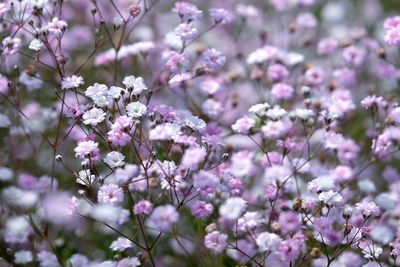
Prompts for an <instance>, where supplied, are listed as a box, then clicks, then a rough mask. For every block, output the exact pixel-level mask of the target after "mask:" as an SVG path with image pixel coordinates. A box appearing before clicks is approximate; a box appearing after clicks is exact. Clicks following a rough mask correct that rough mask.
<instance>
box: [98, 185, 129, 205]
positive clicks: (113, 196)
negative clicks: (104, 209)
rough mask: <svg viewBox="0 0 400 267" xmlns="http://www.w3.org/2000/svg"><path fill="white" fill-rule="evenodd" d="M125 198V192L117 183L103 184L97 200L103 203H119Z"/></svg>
mask: <svg viewBox="0 0 400 267" xmlns="http://www.w3.org/2000/svg"><path fill="white" fill-rule="evenodd" d="M123 200H124V192H123V191H122V188H120V187H119V186H118V185H116V184H105V185H102V186H101V187H100V189H99V192H98V193H97V201H99V203H101V204H119V203H121V202H122V201H123Z"/></svg>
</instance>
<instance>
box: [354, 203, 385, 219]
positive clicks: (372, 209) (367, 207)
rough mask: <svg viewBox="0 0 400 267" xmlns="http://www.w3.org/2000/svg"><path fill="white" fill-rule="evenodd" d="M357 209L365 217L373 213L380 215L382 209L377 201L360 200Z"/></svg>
mask: <svg viewBox="0 0 400 267" xmlns="http://www.w3.org/2000/svg"><path fill="white" fill-rule="evenodd" d="M356 209H357V210H359V211H360V212H361V213H362V215H363V216H364V217H369V216H371V215H374V216H379V215H380V213H381V211H380V209H379V207H378V206H377V205H376V204H375V202H372V201H371V202H359V203H357V204H356Z"/></svg>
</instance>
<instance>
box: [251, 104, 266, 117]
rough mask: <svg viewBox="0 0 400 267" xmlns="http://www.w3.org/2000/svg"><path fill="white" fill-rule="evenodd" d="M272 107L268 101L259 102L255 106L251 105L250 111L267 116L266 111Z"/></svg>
mask: <svg viewBox="0 0 400 267" xmlns="http://www.w3.org/2000/svg"><path fill="white" fill-rule="evenodd" d="M270 107H271V105H270V104H268V103H267V102H265V103H259V104H255V105H253V106H251V107H250V108H249V112H251V113H254V114H256V115H258V116H265V114H266V111H267V110H268V109H269V108H270Z"/></svg>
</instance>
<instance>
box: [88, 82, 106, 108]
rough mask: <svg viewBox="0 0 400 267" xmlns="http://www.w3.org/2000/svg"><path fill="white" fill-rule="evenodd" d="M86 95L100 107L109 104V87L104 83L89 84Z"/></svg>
mask: <svg viewBox="0 0 400 267" xmlns="http://www.w3.org/2000/svg"><path fill="white" fill-rule="evenodd" d="M85 95H86V96H87V97H89V98H91V99H92V100H93V102H94V103H95V104H96V105H98V106H99V107H104V106H107V105H108V88H107V86H106V85H104V84H100V83H95V84H94V85H93V86H89V87H88V88H87V89H86V91H85Z"/></svg>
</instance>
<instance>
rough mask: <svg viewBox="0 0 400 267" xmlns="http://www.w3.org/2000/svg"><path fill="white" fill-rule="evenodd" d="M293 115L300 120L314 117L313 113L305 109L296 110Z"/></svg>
mask: <svg viewBox="0 0 400 267" xmlns="http://www.w3.org/2000/svg"><path fill="white" fill-rule="evenodd" d="M294 115H295V116H296V117H297V118H299V119H301V120H307V119H309V118H312V117H313V116H314V111H313V110H311V109H306V108H297V109H296V110H295V111H294Z"/></svg>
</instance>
